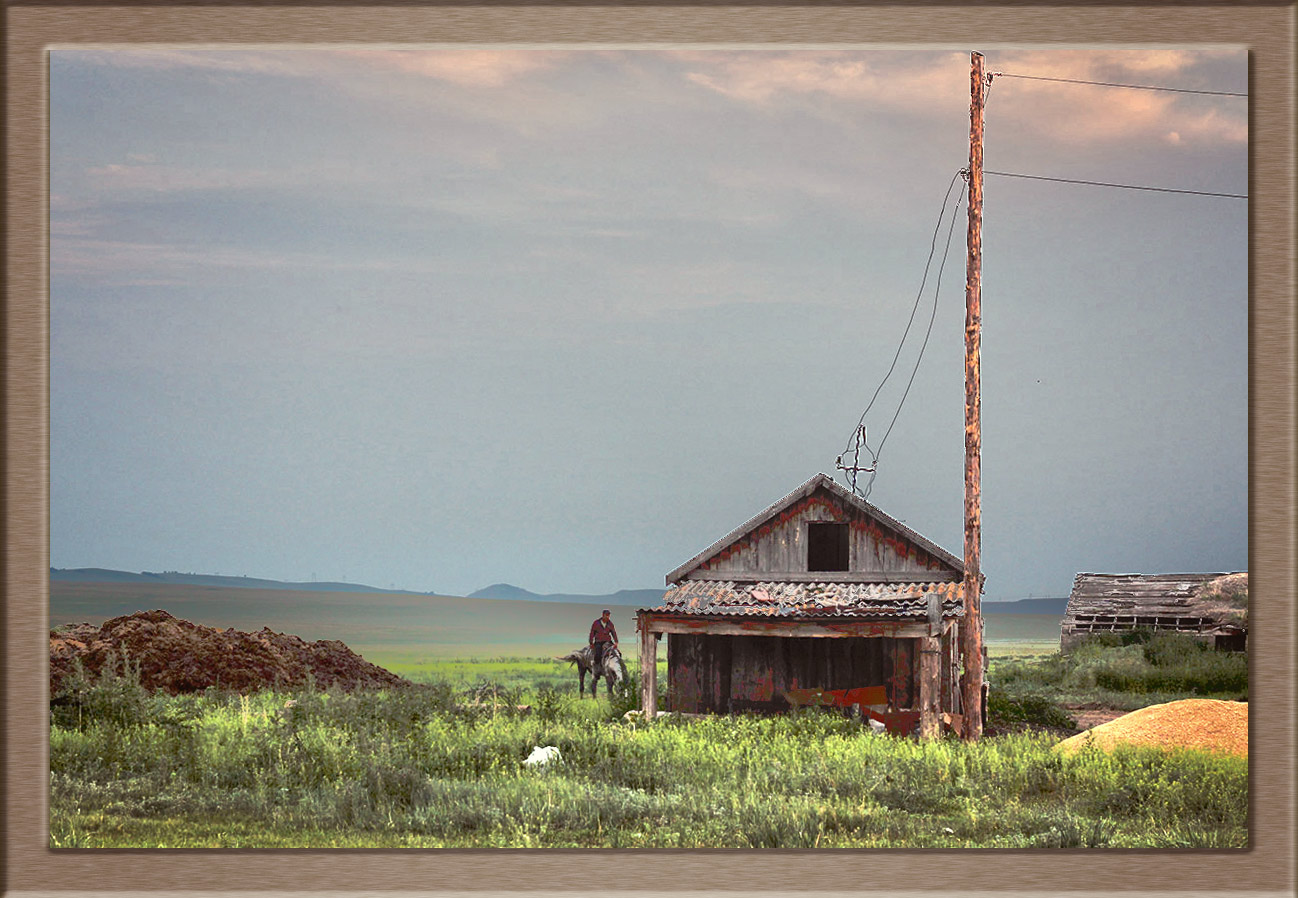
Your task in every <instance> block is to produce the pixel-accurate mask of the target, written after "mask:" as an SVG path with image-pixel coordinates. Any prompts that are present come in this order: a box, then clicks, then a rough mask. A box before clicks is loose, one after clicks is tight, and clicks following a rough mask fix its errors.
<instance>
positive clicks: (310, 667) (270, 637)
mask: <svg viewBox="0 0 1298 898" xmlns="http://www.w3.org/2000/svg"><path fill="white" fill-rule="evenodd" d="M114 656H115V657H116V659H117V662H116V663H117V664H118V665H119V667H118V670H119V672H120V670H121V668H120V664H121V659H122V658H123V657H126V658H129V659H130V661H131V663H132V665H135V664H138V665H139V668H140V683H141V685H143V686H144V687H145V688H147V689H155V690H156V689H160V690H163V691H165V692H168V693H171V694H173V695H174V694H176V693H179V692H201V691H203V690H204V689H207V688H208V687H209V686H217V687H220V688H224V689H234V690H238V691H241V692H243V691H249V690H254V689H266V688H273V687H280V688H286V689H296V688H301V687H302V686H305V685H306V684H307V682H308V680H309V679H314V681H315V684H316V686H318V687H320V688H321V689H327V688H330V687H335V686H336V687H338V688H341V689H343V690H346V691H351V690H354V689H367V688H371V689H372V688H385V687H395V686H408V685H410V684H409V681H407V680H404V679H402V678H401V677H399V676H397V675H396V674H394V673H391V672H390V671H387V670H384V669H383V668H381V667H378V666H377V665H374V664H370V663H369V662H368V661H366V660H364V659H363V658H361V657H360V656H359V655H357V654H356V653H355V652H353V651H352V650H351V649H349V648H347V646H345V645H344V644H343V643H341V642H338V641H335V640H321V641H319V642H306V641H304V640H302V639H300V638H299V637H297V636H291V635H288V634H285V633H276V632H274V631H273V630H270V629H268V628H263V629H261V630H260V631H258V632H257V633H244V632H241V631H239V630H235V629H227V630H218V629H216V628H214V627H205V626H202V625H201V624H194V623H190V622H189V621H186V620H181V619H179V618H176V617H173V616H172V615H170V614H168V613H167V612H166V611H161V610H154V611H138V612H136V613H135V614H128V615H126V616H124V617H115V618H113V619H112V620H109V621H105V622H104V624H103V625H102V626H99V627H95V626H94V625H93V624H75V625H73V626H71V627H63V628H60V629H59V630H57V631H51V632H50V696H51V697H53V696H56V695H58V694H59V691H60V689H61V688H62V685H63V681H64V680H65V679H66V678H67V676H68V675H69V674H70V673H71V672H72V670H73V661H74V659H78V658H79V659H80V660H81V663H82V665H83V666H84V667H85V669H86V671H87V672H89V673H90V674H92V675H97V674H98V673H99V672H100V671H101V670H102V669H103V668H104V667H105V666H106V665H107V664H108V662H109V660H110V659H111V658H113V657H114Z"/></svg>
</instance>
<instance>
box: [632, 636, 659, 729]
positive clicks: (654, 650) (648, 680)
mask: <svg viewBox="0 0 1298 898" xmlns="http://www.w3.org/2000/svg"><path fill="white" fill-rule="evenodd" d="M637 617H638V618H639V621H638V629H639V630H640V710H641V711H643V712H644V716H645V720H653V719H654V718H655V717H657V716H658V640H657V638H656V637H655V636H654V634H653V633H652V632H651V631H650V628H649V621H650V618H649V615H647V614H645V613H644V612H640V613H639V614H638V615H637Z"/></svg>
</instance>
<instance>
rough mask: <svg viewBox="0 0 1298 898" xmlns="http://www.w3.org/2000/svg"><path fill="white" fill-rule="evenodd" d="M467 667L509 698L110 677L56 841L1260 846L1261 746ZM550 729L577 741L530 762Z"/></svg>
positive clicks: (58, 788)
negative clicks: (972, 729) (1230, 751)
mask: <svg viewBox="0 0 1298 898" xmlns="http://www.w3.org/2000/svg"><path fill="white" fill-rule="evenodd" d="M446 665H447V667H446V670H447V672H448V673H451V674H453V675H454V676H455V677H457V678H460V680H461V683H462V684H463V682H466V681H467V679H468V678H472V677H473V676H475V675H477V674H480V673H484V672H486V671H488V670H492V671H494V672H495V673H496V675H497V679H496V680H495V681H492V685H493V686H494V690H493V691H496V694H497V695H498V696H499V698H500V702H499V704H498V705H493V704H491V703H489V704H487V705H485V706H484V705H483V704H481V703H476V702H471V696H470V695H469V694H468V693H467V691H466V690H465V689H464V688H463V685H456V686H453V685H451V684H450V683H445V682H444V683H439V684H436V685H429V686H424V687H419V688H416V689H407V690H401V691H395V692H378V693H357V694H351V695H347V694H343V693H332V692H319V691H314V690H302V691H297V692H293V693H271V692H261V693H256V694H253V695H242V696H241V695H237V694H229V693H221V692H219V691H216V690H210V691H209V692H207V693H205V694H200V695H184V696H175V697H168V696H165V695H150V694H149V693H147V692H145V691H144V690H142V689H139V688H138V687H136V686H135V685H133V684H132V682H131V680H130V678H129V677H127V678H121V677H118V678H108V679H105V680H102V681H100V683H99V684H97V685H93V686H91V687H89V688H87V689H85V690H84V691H82V692H81V693H80V698H79V700H78V702H77V703H76V704H75V705H73V706H69V705H67V704H62V705H59V706H58V707H57V708H56V709H55V714H54V720H53V726H52V728H51V734H50V765H51V779H50V783H51V786H50V844H51V847H53V848H66V847H73V848H93V847H146V848H162V847H165V848H217V847H231V848H265V847H360V848H363V847H461V848H465V847H469V848H481V847H510V848H537V847H610V848H651V847H666V848H701V847H706V848H721V847H736V848H762V847H771V848H833V847H877V848H898V847H1002V848H1030V847H1041V848H1103V847H1114V848H1118V847H1127V848H1151V847H1153V848H1157V847H1175V848H1194V847H1199V848H1243V847H1247V845H1248V831H1247V813H1248V761H1247V759H1246V758H1236V757H1226V756H1218V755H1212V754H1206V753H1201V752H1188V751H1181V752H1165V751H1161V750H1157V749H1148V748H1146V749H1136V748H1131V749H1129V750H1126V749H1124V750H1118V751H1114V752H1112V753H1105V752H1101V751H1099V750H1096V749H1088V750H1084V751H1082V752H1081V753H1079V754H1077V755H1066V754H1061V753H1059V752H1056V751H1054V749H1053V746H1054V744H1055V743H1056V742H1057V741H1058V739H1059V736H1058V735H1055V734H1052V733H1049V732H1019V733H1010V734H1006V735H1000V736H994V737H990V738H985V739H984V740H982V741H981V742H979V743H977V744H968V743H964V742H961V741H959V740H954V739H944V740H939V741H934V742H927V743H925V742H920V741H918V740H914V739H906V738H898V737H893V736H886V735H876V734H874V733H872V732H870V731H869V730H868V729H866V728H863V727H862V726H861V724H860V723H859V722H858V721H853V720H850V719H848V718H846V717H843V716H841V715H838V714H834V713H830V712H824V711H820V710H810V711H807V710H804V711H801V712H795V713H791V714H786V715H776V716H758V715H734V716H716V717H709V718H705V719H698V720H677V719H673V718H664V719H662V720H660V721H657V722H655V723H653V724H652V725H645V724H643V723H636V722H634V721H632V722H627V721H625V720H624V719H623V717H622V714H623V712H624V710H625V709H626V708H628V707H630V706H631V705H633V704H634V689H633V690H632V692H631V694H630V695H629V696H628V697H626V698H617V697H615V700H614V701H610V700H609V699H607V698H604V697H602V696H601V698H600V699H599V700H591V699H589V698H585V699H579V698H577V697H576V696H574V695H572V693H571V692H568V693H567V694H561V693H560V692H559V691H556V690H555V689H554V688H553V687H552V686H551V685H550V684H549V683H548V679H549V678H548V677H547V676H545V674H546V673H547V671H548V669H547V668H546V667H545V666H544V665H541V666H539V667H538V666H534V665H533V664H530V663H527V662H522V663H519V662H494V663H486V662H484V663H482V665H481V666H482V668H483V669H482V670H477V667H478V665H475V664H463V663H461V662H446ZM457 665H458V666H457ZM538 673H539V674H541V677H540V678H539V680H540V683H539V685H527V684H528V682H529V681H532V682H533V683H535V682H536V679H535V678H536V675H537V674H538ZM511 683H513V684H516V685H510V684H511ZM480 687H481V684H479V688H478V689H476V690H473V691H474V692H476V693H477V695H478V696H479V697H481V696H482V695H483V690H482V689H481V688H480ZM497 690H498V691H497ZM488 694H490V693H488ZM289 700H292V701H293V702H294V703H295V704H293V705H288V702H289ZM520 702H522V703H524V704H526V705H527V706H528V707H529V710H528V711H526V712H520V711H518V710H516V708H517V706H518V703H520ZM536 746H554V747H556V748H557V749H558V750H559V752H560V756H561V758H560V760H559V761H558V762H556V763H554V764H552V765H550V766H547V767H543V768H529V767H527V766H526V765H525V764H524V763H523V762H524V760H525V759H526V758H527V757H528V755H529V754H530V753H531V752H532V750H533V749H534V747H536Z"/></svg>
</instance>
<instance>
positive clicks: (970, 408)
mask: <svg viewBox="0 0 1298 898" xmlns="http://www.w3.org/2000/svg"><path fill="white" fill-rule="evenodd" d="M969 69H970V70H969V93H970V99H969V237H968V247H969V249H968V255H967V257H966V261H965V290H964V302H965V319H964V348H965V358H964V615H965V616H964V628H963V629H962V631H961V639H960V647H961V654H963V655H964V680H963V683H962V689H961V696H960V697H961V703H960V704H961V710H962V712H963V716H964V737H965V738H966V739H971V740H976V739H980V738H981V737H982V734H983V622H982V576H981V574H980V572H979V567H980V559H981V556H982V386H981V383H980V380H979V355H980V353H981V351H982V228H983V101H984V99H985V97H986V81H985V79H984V77H983V57H982V54H981V53H971V54H970V55H969Z"/></svg>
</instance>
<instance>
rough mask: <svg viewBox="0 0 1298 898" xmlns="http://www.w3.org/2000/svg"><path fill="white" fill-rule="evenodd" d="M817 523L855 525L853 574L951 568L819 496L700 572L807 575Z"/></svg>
mask: <svg viewBox="0 0 1298 898" xmlns="http://www.w3.org/2000/svg"><path fill="white" fill-rule="evenodd" d="M814 522H839V523H846V524H848V525H849V528H848V532H849V535H850V536H849V548H848V563H849V570H851V571H860V572H877V573H899V572H908V573H916V572H925V571H936V570H946V569H947V566H946V565H944V564H942V563H941V562H939V561H938V560H937V559H936V558H933V557H932V556H930V555H929V554H928V553H926V552H924V551H923V550H922V549H921V548H919V547H918V546H915V545H914V544H913V543H911V542H910V541H908V540H905V539H902V538H901V537H900V536H899V535H898V534H893V533H890V532H888V531H886V530H885V529H883V528H882V527H880V525H879V524H878V523H877V522H875V521H873V520H870V519H869V518H866V517H865V516H864V515H861V514H859V513H858V512H856V511H855V510H854V509H847V508H844V507H843V506H842V505H841V504H840V503H838V502H835V501H834V500H833V498H832V497H830V496H828V495H825V494H822V493H815V494H813V495H811V496H810V497H808V498H807V499H805V500H803V501H802V502H800V503H798V504H797V505H795V506H794V507H792V508H790V509H789V510H788V511H787V512H785V513H784V514H782V515H780V516H779V517H778V518H775V519H774V520H772V521H770V522H769V523H768V524H765V525H763V526H762V527H759V528H758V529H757V530H756V531H755V532H754V533H751V534H749V536H748V537H747V538H744V539H741V540H739V541H738V542H736V543H734V544H733V545H731V546H729V547H727V548H726V549H725V550H724V551H723V552H721V553H720V554H719V555H717V556H714V557H713V558H711V559H709V560H708V561H706V562H704V563H703V564H702V565H701V566H700V570H703V571H714V572H729V571H734V572H740V571H770V572H771V573H780V572H791V571H805V570H806V569H807V524H809V523H814Z"/></svg>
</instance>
